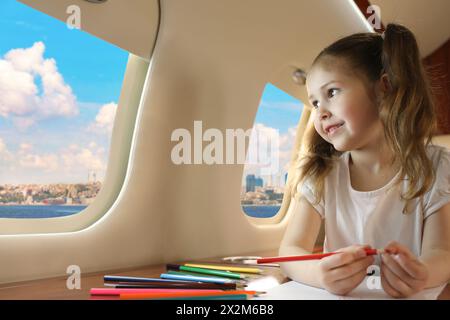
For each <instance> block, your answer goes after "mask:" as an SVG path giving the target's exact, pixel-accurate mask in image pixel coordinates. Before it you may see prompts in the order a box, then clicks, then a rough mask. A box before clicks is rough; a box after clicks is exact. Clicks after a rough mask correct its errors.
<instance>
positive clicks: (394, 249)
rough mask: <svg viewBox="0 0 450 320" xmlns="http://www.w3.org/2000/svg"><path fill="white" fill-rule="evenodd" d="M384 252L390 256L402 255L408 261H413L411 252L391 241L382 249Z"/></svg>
mask: <svg viewBox="0 0 450 320" xmlns="http://www.w3.org/2000/svg"><path fill="white" fill-rule="evenodd" d="M384 251H386V252H387V253H391V254H399V253H403V254H404V255H405V256H406V257H408V258H410V259H414V258H415V256H414V255H413V254H412V252H411V251H410V250H409V249H408V248H407V247H405V246H404V245H402V244H400V243H398V242H397V241H391V242H389V243H388V245H387V246H386V247H384Z"/></svg>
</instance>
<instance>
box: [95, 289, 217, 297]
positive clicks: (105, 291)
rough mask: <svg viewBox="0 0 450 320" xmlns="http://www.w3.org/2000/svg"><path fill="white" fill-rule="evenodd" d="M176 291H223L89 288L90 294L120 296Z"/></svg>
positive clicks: (212, 290) (215, 290)
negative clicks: (123, 294)
mask: <svg viewBox="0 0 450 320" xmlns="http://www.w3.org/2000/svg"><path fill="white" fill-rule="evenodd" d="M178 292H185V293H189V292H224V291H223V290H218V289H162V288H153V289H136V288H133V289H116V288H91V290H90V291H89V293H90V294H91V295H92V296H120V294H122V293H178Z"/></svg>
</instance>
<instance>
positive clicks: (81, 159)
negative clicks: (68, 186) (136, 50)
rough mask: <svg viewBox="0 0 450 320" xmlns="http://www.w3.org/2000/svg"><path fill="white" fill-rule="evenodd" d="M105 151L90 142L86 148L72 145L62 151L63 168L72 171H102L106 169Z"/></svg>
mask: <svg viewBox="0 0 450 320" xmlns="http://www.w3.org/2000/svg"><path fill="white" fill-rule="evenodd" d="M104 156H105V149H104V148H103V147H98V146H97V144H96V143H94V142H91V143H90V144H89V146H88V148H85V147H80V146H78V145H77V144H72V145H70V146H69V147H68V148H66V149H65V150H63V151H62V153H61V159H62V161H63V163H64V167H65V168H66V169H67V170H69V171H70V170H72V171H81V172H85V171H86V170H88V171H97V172H100V171H103V170H105V169H106V164H105V161H104Z"/></svg>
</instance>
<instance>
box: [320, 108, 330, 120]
mask: <svg viewBox="0 0 450 320" xmlns="http://www.w3.org/2000/svg"><path fill="white" fill-rule="evenodd" d="M329 117H330V112H329V111H328V110H322V111H321V112H320V120H325V119H328V118H329Z"/></svg>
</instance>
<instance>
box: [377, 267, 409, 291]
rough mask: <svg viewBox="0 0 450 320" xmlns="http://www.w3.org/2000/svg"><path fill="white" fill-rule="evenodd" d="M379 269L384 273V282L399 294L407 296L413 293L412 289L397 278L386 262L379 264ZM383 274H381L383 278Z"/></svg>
mask: <svg viewBox="0 0 450 320" xmlns="http://www.w3.org/2000/svg"><path fill="white" fill-rule="evenodd" d="M381 271H382V274H383V275H384V278H385V280H386V282H387V283H388V284H389V286H390V287H391V288H392V289H394V290H395V291H397V292H398V293H400V296H402V297H407V296H410V295H411V294H413V292H414V290H413V289H412V288H411V287H410V286H409V285H408V284H406V283H405V282H404V281H403V280H402V279H401V278H399V277H398V276H397V275H396V274H395V273H393V272H392V271H391V270H390V269H389V268H388V267H387V266H386V264H384V263H382V264H381ZM383 275H382V276H381V277H382V278H383Z"/></svg>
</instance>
